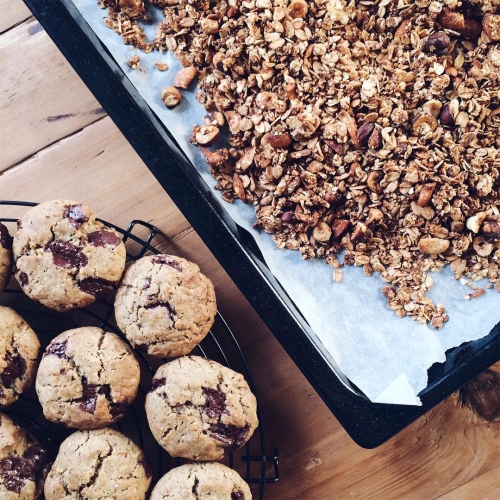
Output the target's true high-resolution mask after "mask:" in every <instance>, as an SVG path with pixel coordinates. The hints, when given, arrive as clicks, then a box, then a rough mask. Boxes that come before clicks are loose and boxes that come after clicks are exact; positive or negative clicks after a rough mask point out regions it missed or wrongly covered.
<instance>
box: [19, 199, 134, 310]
mask: <svg viewBox="0 0 500 500" xmlns="http://www.w3.org/2000/svg"><path fill="white" fill-rule="evenodd" d="M13 251H14V261H15V267H16V271H15V276H16V278H17V280H18V281H19V284H20V285H21V288H22V289H23V291H24V292H25V293H26V294H27V295H28V296H29V297H31V298H32V299H34V300H38V301H39V302H40V303H42V304H43V305H45V306H47V307H50V308H51V309H56V310H57V311H67V310H70V309H74V308H75V307H85V306H88V305H89V304H92V303H93V302H94V301H95V300H97V299H100V298H102V297H104V296H105V295H107V294H108V293H110V292H112V291H113V290H114V289H115V288H116V286H117V285H118V282H119V281H120V278H121V275H122V273H123V270H124V269H125V258H126V254H125V246H124V244H123V242H122V240H121V237H120V236H119V234H118V233H117V232H116V231H115V230H114V229H111V228H108V227H106V226H104V225H103V224H102V223H101V222H98V221H96V219H95V215H94V213H93V212H92V210H91V209H90V208H89V207H87V206H85V205H81V204H79V203H76V202H74V201H69V200H55V201H47V202H45V203H41V204H40V205H38V206H36V207H33V208H31V209H30V210H28V211H27V212H26V214H25V215H24V216H23V217H22V218H21V219H20V220H19V221H18V229H17V232H16V234H15V236H14V244H13Z"/></svg>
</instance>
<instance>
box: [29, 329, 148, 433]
mask: <svg viewBox="0 0 500 500" xmlns="http://www.w3.org/2000/svg"><path fill="white" fill-rule="evenodd" d="M139 380H140V369H139V363H138V361H137V360H136V358H135V355H134V353H133V352H132V349H131V348H130V347H129V346H128V345H127V344H126V343H125V342H124V341H123V340H121V339H120V338H119V337H118V336H117V335H115V334H113V333H108V332H104V331H103V330H101V329H100V328H96V327H82V328H76V329H74V330H68V331H66V332H64V333H62V334H61V335H59V336H57V337H56V338H55V339H53V340H52V342H51V343H50V344H49V345H48V346H47V349H46V350H45V353H44V355H43V358H42V361H41V362H40V367H39V369H38V373H37V377H36V392H37V394H38V398H39V400H40V404H41V405H42V407H43V413H44V415H45V418H47V419H48V420H50V421H52V422H56V423H60V424H64V425H66V426H68V427H74V428H77V429H95V428H98V427H104V426H106V425H109V424H112V423H113V422H116V421H117V420H119V419H120V418H122V417H123V416H124V414H125V412H126V410H127V408H128V407H129V405H130V403H132V401H133V400H134V399H135V397H136V395H137V389H138V386H139Z"/></svg>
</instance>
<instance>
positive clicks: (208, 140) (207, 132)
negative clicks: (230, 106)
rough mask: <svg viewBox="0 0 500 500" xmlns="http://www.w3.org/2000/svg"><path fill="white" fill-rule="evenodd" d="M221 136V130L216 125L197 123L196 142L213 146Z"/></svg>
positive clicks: (194, 130)
mask: <svg viewBox="0 0 500 500" xmlns="http://www.w3.org/2000/svg"><path fill="white" fill-rule="evenodd" d="M219 136H220V130H219V128H218V127H216V126H215V125H201V126H200V125H195V126H194V127H193V138H194V140H195V142H196V144H199V145H202V146H211V145H212V144H213V143H214V142H215V141H216V140H217V139H218V138H219Z"/></svg>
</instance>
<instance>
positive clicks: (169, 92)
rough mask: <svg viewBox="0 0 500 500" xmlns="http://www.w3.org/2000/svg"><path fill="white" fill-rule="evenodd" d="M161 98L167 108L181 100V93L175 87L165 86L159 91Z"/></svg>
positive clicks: (172, 106)
mask: <svg viewBox="0 0 500 500" xmlns="http://www.w3.org/2000/svg"><path fill="white" fill-rule="evenodd" d="M161 100H162V101H163V102H164V103H165V106H167V108H175V106H177V105H178V104H179V103H180V102H181V101H182V94H181V93H180V92H179V91H178V90H177V89H176V88H175V87H165V88H164V89H163V90H162V92H161Z"/></svg>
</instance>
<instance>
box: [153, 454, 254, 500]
mask: <svg viewBox="0 0 500 500" xmlns="http://www.w3.org/2000/svg"><path fill="white" fill-rule="evenodd" d="M179 498H182V499H183V500H188V499H192V500H202V499H217V500H251V498H252V494H251V492H250V488H249V486H248V484H247V483H246V482H245V481H243V479H242V478H241V477H240V475H239V474H238V473H237V472H236V471H234V470H233V469H230V468H229V467H226V466H225V465H222V464H217V463H199V464H186V465H181V466H180V467H175V469H172V470H171V471H169V472H167V474H165V475H164V476H163V477H162V478H161V479H160V480H159V481H158V483H157V484H156V486H155V487H154V489H153V491H152V493H151V497H150V500H178V499H179Z"/></svg>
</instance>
